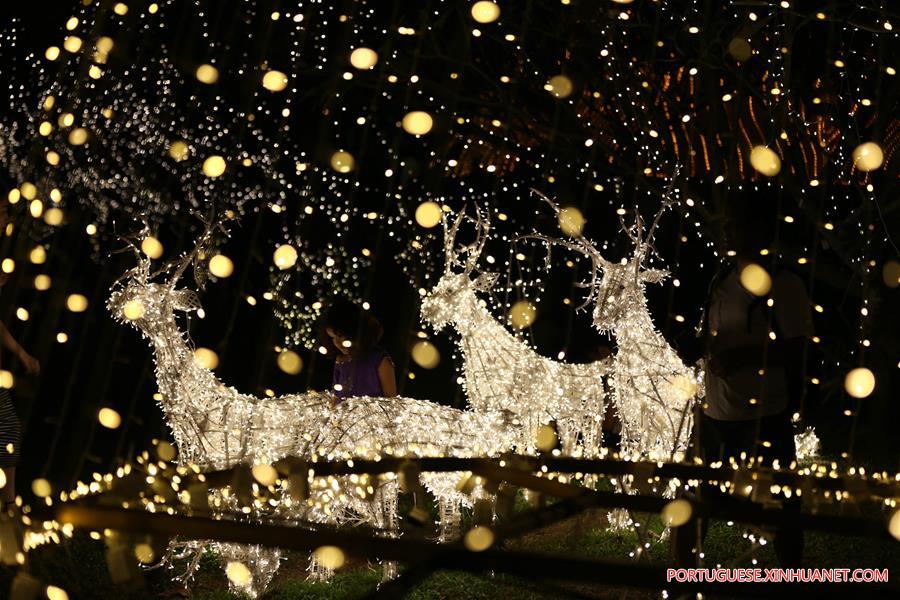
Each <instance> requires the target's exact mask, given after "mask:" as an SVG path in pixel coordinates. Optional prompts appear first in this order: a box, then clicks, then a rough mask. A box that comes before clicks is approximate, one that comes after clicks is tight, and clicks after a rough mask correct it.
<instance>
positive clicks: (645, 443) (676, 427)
mask: <svg viewBox="0 0 900 600" xmlns="http://www.w3.org/2000/svg"><path fill="white" fill-rule="evenodd" d="M673 181H674V179H673ZM534 192H535V193H536V194H537V195H538V196H539V197H541V198H542V199H543V200H544V201H545V202H547V203H548V204H549V205H550V206H551V207H552V208H553V209H554V211H556V212H557V214H558V213H559V211H560V208H559V206H557V204H556V203H554V202H553V201H552V200H550V199H549V198H547V197H546V196H544V195H543V194H541V193H540V192H538V191H536V190H534ZM669 192H671V187H670V190H669ZM667 196H668V193H667ZM669 205H670V202H669V200H668V199H666V201H665V202H664V203H663V206H662V207H661V208H660V210H659V212H657V214H656V216H655V217H654V219H653V221H652V223H651V225H650V227H649V228H648V230H647V232H646V234H644V221H643V219H642V218H641V216H640V214H637V215H636V218H635V224H634V226H633V227H627V226H626V225H625V223H624V221H623V222H622V228H623V229H624V230H625V232H626V233H627V234H628V236H629V238H630V239H631V241H632V243H633V245H634V249H633V252H632V254H631V256H630V257H628V258H623V259H622V260H621V261H619V262H612V261H609V260H607V259H606V258H604V257H603V255H602V254H601V253H600V251H599V250H598V249H597V248H596V247H595V246H594V244H593V243H591V242H590V241H589V240H588V239H587V238H585V237H584V236H583V235H581V234H578V235H575V236H572V237H571V239H566V240H563V239H556V238H550V237H546V236H542V235H533V236H526V237H531V238H536V239H539V240H542V241H544V242H545V243H546V244H547V248H548V255H547V257H548V260H549V257H550V254H549V253H550V247H552V246H554V245H557V246H563V247H565V248H568V249H570V250H573V251H575V252H578V253H580V254H582V255H584V256H585V257H586V258H587V259H588V260H589V261H590V265H591V276H590V280H589V281H588V282H587V283H586V284H583V285H584V286H585V287H586V288H587V289H588V295H587V298H586V300H585V302H584V303H583V304H582V305H581V306H580V307H579V308H584V307H585V306H588V305H590V304H593V313H592V316H593V324H594V327H596V328H597V329H598V330H600V331H601V332H605V333H610V334H612V336H613V337H614V338H615V341H616V346H617V349H616V354H615V355H614V357H613V364H612V377H611V384H612V388H613V396H614V401H615V407H616V410H617V412H618V414H619V417H620V419H621V421H622V445H623V450H624V451H625V452H626V453H627V454H631V455H634V456H636V457H642V458H651V459H653V460H675V459H678V458H679V457H681V456H682V455H683V453H684V451H685V450H686V449H687V446H688V442H689V440H690V433H691V426H692V408H693V405H694V402H695V400H696V399H697V398H698V397H700V396H702V395H703V380H702V375H701V374H700V373H699V372H698V371H697V370H695V369H694V368H692V367H690V366H688V365H685V364H684V363H683V362H682V361H681V359H680V358H679V356H678V354H677V353H676V352H675V350H673V349H672V347H671V346H669V344H668V343H667V342H666V340H665V338H664V337H663V336H662V334H661V333H660V332H659V331H658V330H657V329H656V327H655V325H654V324H653V319H652V317H651V315H650V312H649V310H648V309H647V299H646V295H645V289H644V288H645V285H646V284H647V283H659V282H661V281H663V280H664V279H665V277H666V276H667V275H668V273H667V272H666V271H664V270H660V269H653V268H648V267H646V266H645V263H646V261H647V259H648V258H649V256H650V254H651V252H652V251H653V236H654V233H655V231H656V227H657V226H658V224H659V221H660V219H661V217H662V214H663V212H664V211H665V210H666V208H668V206H669Z"/></svg>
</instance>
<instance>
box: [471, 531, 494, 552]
mask: <svg viewBox="0 0 900 600" xmlns="http://www.w3.org/2000/svg"><path fill="white" fill-rule="evenodd" d="M463 544H465V546H466V549H468V550H470V551H472V552H484V551H485V550H487V549H488V548H490V547H491V546H493V545H494V532H493V531H491V529H490V527H483V526H481V525H478V526H477V527H473V528H472V529H470V530H469V531H467V532H466V535H465V537H464V538H463Z"/></svg>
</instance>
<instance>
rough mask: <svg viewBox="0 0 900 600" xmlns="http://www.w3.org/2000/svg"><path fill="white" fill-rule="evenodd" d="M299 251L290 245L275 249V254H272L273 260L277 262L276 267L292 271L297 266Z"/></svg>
mask: <svg viewBox="0 0 900 600" xmlns="http://www.w3.org/2000/svg"><path fill="white" fill-rule="evenodd" d="M297 257H298V255H297V249H296V248H294V247H293V246H291V245H290V244H282V245H280V246H278V247H277V248H276V249H275V252H274V253H273V254H272V260H274V261H275V266H276V267H278V268H279V269H281V270H282V271H284V270H285V269H290V268H291V267H293V266H294V265H296V264H297Z"/></svg>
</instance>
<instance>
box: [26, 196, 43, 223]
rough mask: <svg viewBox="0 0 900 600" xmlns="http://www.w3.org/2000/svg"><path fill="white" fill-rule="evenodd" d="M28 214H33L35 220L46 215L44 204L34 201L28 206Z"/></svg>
mask: <svg viewBox="0 0 900 600" xmlns="http://www.w3.org/2000/svg"><path fill="white" fill-rule="evenodd" d="M28 212H30V213H31V216H32V217H34V218H35V219H39V218H40V217H41V215H42V214H44V203H43V202H41V201H40V200H38V199H34V200H32V201H31V203H30V204H29V205H28Z"/></svg>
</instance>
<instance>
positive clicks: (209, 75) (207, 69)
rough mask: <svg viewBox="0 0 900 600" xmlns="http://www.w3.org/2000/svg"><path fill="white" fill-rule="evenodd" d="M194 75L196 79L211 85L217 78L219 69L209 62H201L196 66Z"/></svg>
mask: <svg viewBox="0 0 900 600" xmlns="http://www.w3.org/2000/svg"><path fill="white" fill-rule="evenodd" d="M195 75H196V77H197V81H199V82H200V83H205V84H208V85H212V84H213V83H215V82H217V81H218V80H219V70H218V69H217V68H215V67H214V66H212V65H209V64H203V65H200V66H199V67H197V71H196V73H195Z"/></svg>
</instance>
